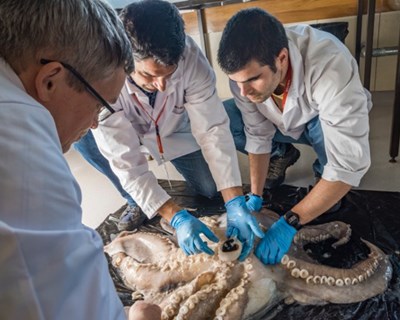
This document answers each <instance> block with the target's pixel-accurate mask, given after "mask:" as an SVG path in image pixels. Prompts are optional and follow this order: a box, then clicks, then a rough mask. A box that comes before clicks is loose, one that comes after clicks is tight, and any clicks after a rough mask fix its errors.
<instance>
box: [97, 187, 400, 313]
mask: <svg viewBox="0 0 400 320" xmlns="http://www.w3.org/2000/svg"><path fill="white" fill-rule="evenodd" d="M160 184H161V185H162V186H163V187H164V188H165V190H167V192H168V193H169V194H170V195H171V196H172V197H173V198H174V199H175V201H176V202H177V203H179V204H181V205H182V206H184V207H187V208H193V209H197V210H196V211H195V212H194V213H193V214H194V215H196V216H201V215H204V214H209V213H212V214H216V213H222V212H224V206H223V201H222V198H217V199H214V200H209V199H206V198H203V197H199V196H196V195H194V194H193V193H192V192H191V191H190V190H189V189H187V188H186V186H185V183H184V182H182V181H172V186H173V189H172V190H171V189H170V187H169V186H168V183H167V182H166V181H160ZM247 188H248V186H245V190H246V189H247ZM306 193H307V189H306V188H298V187H292V186H286V185H283V186H281V187H279V188H278V189H276V190H273V191H272V192H271V193H269V194H266V195H264V199H265V202H266V206H267V207H268V208H269V209H271V210H273V211H275V212H277V213H278V214H283V213H285V212H286V211H287V210H289V209H290V208H292V207H293V205H294V204H295V203H297V202H298V201H299V200H301V199H302V198H303V197H304V196H305V195H306ZM123 209H124V208H121V209H119V210H118V211H117V212H115V213H113V214H110V215H109V216H108V217H107V218H106V219H105V221H104V222H103V223H102V224H101V225H100V226H99V227H98V228H97V231H98V232H99V233H100V234H101V236H102V238H103V240H104V242H105V244H106V243H108V242H110V240H111V239H112V238H113V237H114V236H115V234H117V233H118V231H117V228H116V222H117V221H118V217H119V215H120V214H121V213H122V211H123ZM334 220H340V221H343V222H346V223H348V224H350V225H351V227H352V230H353V236H352V241H350V242H351V243H349V244H348V245H346V246H345V247H344V248H343V251H342V252H341V253H340V257H337V256H335V255H333V257H332V258H331V260H332V261H324V263H326V264H336V265H335V266H337V265H342V266H343V267H344V266H345V265H346V264H348V263H354V261H356V260H357V259H358V258H360V257H362V256H365V254H366V253H365V252H364V251H363V247H362V244H361V242H360V241H359V240H358V239H359V238H360V237H361V238H363V239H366V240H368V241H370V242H372V243H374V244H376V245H377V246H378V247H379V248H381V249H382V250H383V251H384V252H385V253H386V254H388V255H389V256H390V261H391V263H392V266H393V277H392V280H391V282H390V284H389V288H388V290H386V292H384V293H383V294H381V295H379V296H377V297H374V298H371V299H368V300H366V301H364V302H361V303H354V304H341V305H334V304H328V305H325V306H304V305H299V304H297V303H294V304H291V305H285V304H284V303H283V302H282V303H280V304H279V305H277V306H276V307H274V308H273V309H272V310H270V311H269V312H268V313H267V314H266V315H264V316H263V317H262V319H323V320H330V319H332V320H333V319H335V320H336V319H379V320H385V319H390V320H392V319H399V320H400V279H399V274H400V192H380V191H361V190H354V191H350V192H349V193H348V194H347V195H346V196H345V197H344V199H343V200H342V206H341V208H340V210H339V211H337V212H335V213H330V214H324V215H322V216H321V217H319V218H318V219H316V220H315V221H313V224H320V223H325V222H328V221H334ZM141 229H144V230H151V231H156V232H162V231H160V227H159V219H158V218H155V219H153V220H151V221H150V222H148V223H146V224H145V225H144V226H143V227H141ZM322 246H323V244H322ZM326 246H329V243H327V244H326ZM325 249H326V248H324V250H325ZM315 251H318V248H315ZM316 254H317V252H316ZM347 267H348V266H347ZM110 273H111V275H112V277H113V279H114V283H115V285H116V288H117V291H118V293H119V295H120V298H121V300H122V302H123V303H124V305H129V304H131V303H132V301H131V296H130V293H131V291H130V290H129V289H127V288H126V287H125V286H124V285H123V283H122V281H121V280H120V278H119V277H118V275H117V273H116V271H115V270H114V269H113V267H112V266H111V264H110Z"/></svg>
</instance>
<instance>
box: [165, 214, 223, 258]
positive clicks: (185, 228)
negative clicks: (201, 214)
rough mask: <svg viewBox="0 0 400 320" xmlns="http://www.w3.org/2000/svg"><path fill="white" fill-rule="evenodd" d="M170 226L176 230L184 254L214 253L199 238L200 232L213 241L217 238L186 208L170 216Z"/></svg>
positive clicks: (216, 240)
mask: <svg viewBox="0 0 400 320" xmlns="http://www.w3.org/2000/svg"><path fill="white" fill-rule="evenodd" d="M171 226H172V227H173V228H174V229H175V230H176V235H177V237H178V243H179V246H180V247H181V249H182V250H183V251H184V252H185V253H186V255H188V256H189V255H191V254H196V253H201V252H205V253H207V254H209V255H213V254H214V251H212V250H211V249H210V248H209V247H208V246H207V243H206V242H204V241H203V240H202V239H201V238H200V234H201V233H203V234H204V235H205V236H206V237H207V238H208V239H210V240H211V241H213V242H218V238H217V237H216V236H215V235H214V233H212V232H211V230H210V229H208V227H207V226H206V225H205V224H204V223H203V222H201V221H200V220H199V219H197V218H195V217H193V216H192V215H191V214H190V213H189V212H187V211H186V210H180V211H178V212H177V213H176V214H175V215H174V216H173V217H172V220H171Z"/></svg>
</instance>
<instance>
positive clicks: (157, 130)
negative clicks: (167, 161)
mask: <svg viewBox="0 0 400 320" xmlns="http://www.w3.org/2000/svg"><path fill="white" fill-rule="evenodd" d="M132 98H133V99H134V100H135V102H136V103H137V104H138V105H139V107H140V108H141V109H142V110H143V111H144V113H145V114H147V116H148V117H149V118H150V120H151V121H152V122H153V123H154V126H155V129H156V138H157V145H158V151H159V153H160V158H161V160H163V161H164V149H163V145H162V142H161V136H160V130H159V127H158V120H160V118H161V115H162V114H163V113H164V110H165V106H166V105H167V97H165V99H164V102H163V106H162V108H161V111H160V113H159V114H158V115H157V118H156V119H154V118H153V117H152V116H151V115H150V114H149V113H148V112H147V111H146V109H145V108H144V107H143V105H142V104H141V103H140V101H139V99H138V98H137V96H136V94H135V93H134V94H132Z"/></svg>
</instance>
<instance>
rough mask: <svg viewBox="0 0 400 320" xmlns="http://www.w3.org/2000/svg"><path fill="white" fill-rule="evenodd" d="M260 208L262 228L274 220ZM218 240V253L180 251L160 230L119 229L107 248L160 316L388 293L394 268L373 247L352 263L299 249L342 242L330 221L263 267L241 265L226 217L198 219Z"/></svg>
mask: <svg viewBox="0 0 400 320" xmlns="http://www.w3.org/2000/svg"><path fill="white" fill-rule="evenodd" d="M271 214H272V213H271V212H268V210H266V209H263V210H262V212H261V213H260V214H257V215H256V217H257V219H258V221H259V222H260V225H261V226H262V227H263V228H265V229H267V228H268V227H269V226H270V225H271V223H272V222H273V221H274V219H275V218H272V219H271V218H270V217H271ZM201 219H202V221H203V222H205V223H206V224H207V225H208V226H209V227H210V228H211V229H212V230H213V232H214V233H215V234H216V235H217V236H218V237H219V239H220V242H219V244H216V245H213V244H209V246H210V247H213V248H214V251H215V252H216V254H215V255H214V256H209V255H206V254H198V255H194V256H186V255H185V254H184V253H183V251H182V250H180V249H179V247H178V246H177V244H176V241H175V238H174V237H173V236H166V235H162V234H159V233H149V232H136V233H127V232H123V233H121V234H120V235H119V236H118V237H117V238H116V239H114V240H113V241H112V242H111V243H110V244H109V245H107V246H106V247H105V251H106V252H107V253H108V254H109V255H110V256H111V257H112V262H113V265H114V266H115V267H116V268H117V269H118V271H119V272H120V274H121V277H122V279H123V281H124V283H125V284H126V286H128V287H129V288H131V289H132V290H134V294H136V295H137V294H138V293H139V294H140V295H142V296H143V298H144V299H145V300H146V301H149V302H154V303H157V304H159V305H160V306H161V308H162V310H163V312H162V319H163V320H166V319H190V320H197V319H216V320H222V319H224V320H228V319H255V318H257V317H258V316H259V315H260V314H261V313H265V311H266V310H268V308H269V307H273V306H274V305H275V304H276V303H277V302H279V301H280V300H282V299H286V301H297V302H300V303H304V304H325V303H352V302H359V301H363V300H366V299H368V298H370V297H373V296H375V295H378V294H380V293H382V292H383V291H385V290H386V288H387V284H388V281H389V280H390V278H391V274H392V268H391V265H390V262H389V260H388V257H387V256H386V255H385V254H384V253H383V252H382V251H381V250H380V249H379V248H377V247H376V246H375V245H373V244H371V243H369V242H367V241H363V242H364V243H365V244H366V246H367V247H368V248H369V254H368V257H367V259H365V260H362V261H359V262H357V263H355V264H354V265H353V266H352V267H351V268H348V269H340V268H334V267H329V266H326V265H321V264H320V263H318V262H317V261H315V260H313V259H311V258H310V256H309V255H308V254H307V252H306V251H305V249H304V246H305V245H306V244H307V243H316V242H320V241H323V240H325V239H327V238H334V239H336V240H335V242H334V243H333V244H332V247H334V248H337V247H339V246H341V245H343V244H345V243H346V242H347V241H348V240H349V238H350V235H351V229H350V226H349V225H347V224H345V223H343V222H338V221H335V222H331V223H326V224H321V225H317V226H309V227H304V228H303V229H301V230H300V231H299V232H298V233H297V235H296V236H295V238H294V241H293V243H292V246H291V248H290V250H289V252H288V253H287V254H286V255H285V256H284V257H283V258H282V261H281V263H280V264H278V265H275V266H265V265H263V264H262V263H261V262H260V261H259V260H258V259H257V258H256V257H255V256H254V255H253V254H251V255H250V256H249V257H248V258H247V259H246V260H245V261H244V262H239V261H238V260H237V257H238V256H239V253H240V250H241V246H240V243H239V242H238V241H234V240H233V239H228V240H227V239H226V237H225V226H224V222H225V220H226V219H225V216H224V215H223V216H212V217H205V218H201Z"/></svg>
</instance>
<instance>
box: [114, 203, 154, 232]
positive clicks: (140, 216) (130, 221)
mask: <svg viewBox="0 0 400 320" xmlns="http://www.w3.org/2000/svg"><path fill="white" fill-rule="evenodd" d="M146 220H147V216H146V215H145V214H144V213H143V211H142V209H140V208H139V207H138V206H130V205H128V206H127V207H126V209H125V210H124V212H122V214H121V217H120V218H119V222H118V225H117V228H118V230H119V231H132V230H134V229H137V228H138V227H140V226H141V225H142V224H143V223H144V222H145V221H146Z"/></svg>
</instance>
